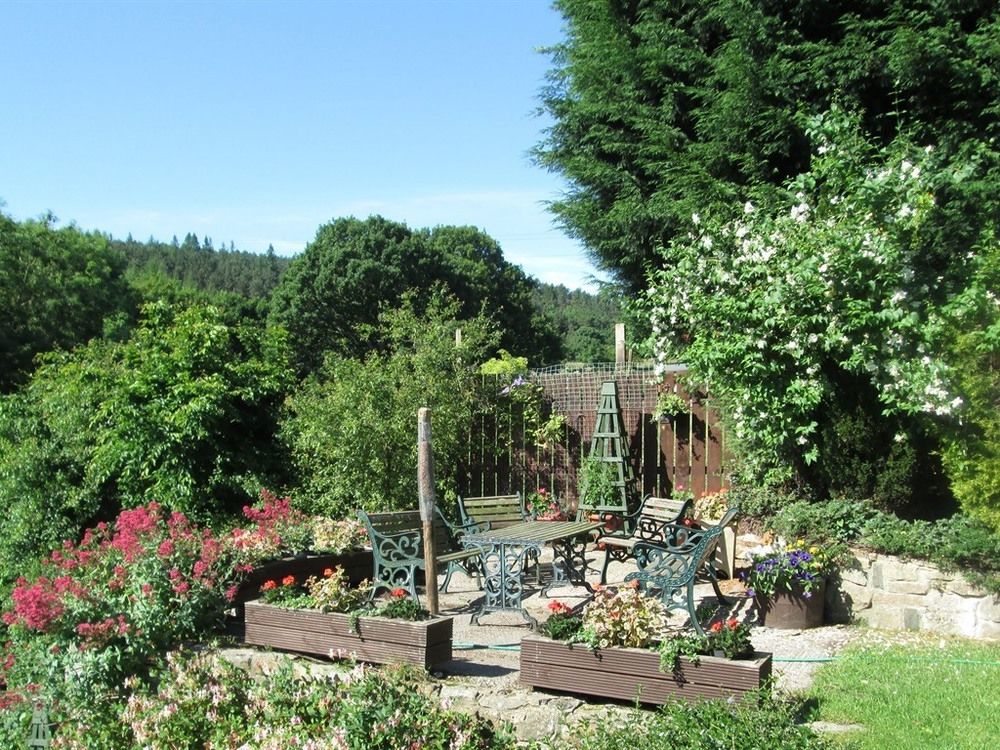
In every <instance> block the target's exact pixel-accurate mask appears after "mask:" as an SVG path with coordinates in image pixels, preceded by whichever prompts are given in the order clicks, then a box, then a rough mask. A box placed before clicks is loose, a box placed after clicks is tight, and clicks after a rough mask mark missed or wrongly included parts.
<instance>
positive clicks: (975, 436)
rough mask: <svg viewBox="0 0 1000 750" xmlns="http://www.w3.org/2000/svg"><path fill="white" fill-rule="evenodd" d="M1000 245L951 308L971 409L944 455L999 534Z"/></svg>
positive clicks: (991, 247)
mask: <svg viewBox="0 0 1000 750" xmlns="http://www.w3.org/2000/svg"><path fill="white" fill-rule="evenodd" d="M997 289H1000V244H998V243H997V242H996V240H995V239H993V241H992V242H990V243H987V244H986V245H985V250H984V252H983V253H982V254H980V255H979V256H978V257H977V258H976V260H975V266H974V273H973V276H972V283H971V284H970V286H969V290H968V291H967V292H966V293H965V294H963V295H960V296H959V298H958V299H956V300H955V301H954V302H953V304H952V305H951V306H950V309H949V313H950V317H951V319H952V321H953V322H952V330H953V338H952V342H951V346H950V351H949V354H950V357H949V358H950V360H951V364H952V366H953V368H954V372H955V379H956V381H957V385H958V388H959V390H960V392H961V393H962V394H963V396H964V397H965V401H966V404H967V406H966V408H965V409H964V410H963V413H962V420H961V422H960V423H959V424H957V425H954V426H953V427H954V429H952V430H950V431H948V432H946V434H945V446H944V452H943V455H942V460H943V462H944V467H945V470H946V471H947V473H948V477H949V478H950V479H951V488H952V491H953V492H954V493H955V497H956V499H957V500H958V501H959V503H961V505H962V508H963V510H964V511H965V512H966V513H968V514H970V515H973V516H975V517H977V518H979V519H980V520H982V521H983V522H985V523H987V524H989V525H990V526H992V527H993V529H994V530H995V531H997V532H998V533H1000V303H998V300H997V296H996V295H997V291H996V290H997Z"/></svg>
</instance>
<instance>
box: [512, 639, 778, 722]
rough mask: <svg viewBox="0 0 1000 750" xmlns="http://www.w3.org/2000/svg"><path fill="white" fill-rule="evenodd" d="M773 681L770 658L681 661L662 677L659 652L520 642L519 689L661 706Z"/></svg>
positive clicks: (740, 691)
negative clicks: (530, 688)
mask: <svg viewBox="0 0 1000 750" xmlns="http://www.w3.org/2000/svg"><path fill="white" fill-rule="evenodd" d="M770 676H771V654H769V653H761V652H757V653H756V654H755V655H754V658H752V659H735V660H730V659H722V658H716V657H713V656H701V657H699V658H698V663H697V664H696V663H694V662H693V661H692V660H691V659H689V658H687V657H684V656H682V657H680V660H679V664H678V668H677V670H676V671H674V672H666V673H665V672H661V671H660V655H659V653H657V652H656V651H649V650H646V649H636V648H608V649H600V650H598V651H593V650H591V649H590V648H589V647H588V646H586V645H584V644H581V643H576V644H570V643H566V642H563V641H554V640H551V639H549V638H544V637H542V636H536V635H528V636H524V637H523V638H522V639H521V684H523V685H528V686H530V687H533V688H542V689H544V690H558V691H564V692H571V693H579V694H583V695H591V696H597V697H602V698H615V699H618V700H624V701H634V700H638V701H639V702H641V703H647V704H654V705H660V704H662V703H666V702H667V701H669V700H671V699H674V698H727V697H730V696H741V695H743V694H744V693H746V692H748V691H751V690H757V689H759V688H760V687H762V686H763V685H764V683H765V682H766V681H767V679H768V678H769V677H770Z"/></svg>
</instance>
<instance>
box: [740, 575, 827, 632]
mask: <svg viewBox="0 0 1000 750" xmlns="http://www.w3.org/2000/svg"><path fill="white" fill-rule="evenodd" d="M825 599H826V581H825V580H823V581H820V583H819V585H818V586H813V590H812V595H811V596H809V597H806V595H805V591H803V590H802V587H801V586H799V585H795V586H793V588H792V589H781V590H778V591H775V592H774V594H773V595H772V596H768V597H764V596H758V597H757V613H758V617H759V619H760V623H761V624H762V625H766V626H767V627H769V628H784V629H788V630H802V629H804V628H815V627H818V626H820V625H822V624H823V605H824V601H825Z"/></svg>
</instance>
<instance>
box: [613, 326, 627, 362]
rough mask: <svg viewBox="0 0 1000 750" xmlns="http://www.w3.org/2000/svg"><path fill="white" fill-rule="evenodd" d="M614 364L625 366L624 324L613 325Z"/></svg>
mask: <svg viewBox="0 0 1000 750" xmlns="http://www.w3.org/2000/svg"><path fill="white" fill-rule="evenodd" d="M615 364H616V365H619V366H620V365H624V364H625V324H624V323H615Z"/></svg>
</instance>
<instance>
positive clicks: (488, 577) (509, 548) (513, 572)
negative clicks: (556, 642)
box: [472, 543, 538, 629]
mask: <svg viewBox="0 0 1000 750" xmlns="http://www.w3.org/2000/svg"><path fill="white" fill-rule="evenodd" d="M532 550H535V554H537V549H536V548H535V547H533V546H531V545H523V544H504V543H498V544H495V545H493V546H492V547H488V548H487V549H486V550H484V552H483V554H482V558H481V560H482V565H483V605H482V607H480V609H479V611H478V612H477V613H476V614H474V615H473V616H472V622H474V623H475V624H477V625H478V624H479V618H480V617H482V616H483V615H485V614H488V613H489V612H520V614H521V617H523V618H524V620H525V622H527V623H528V624H529V625H531V627H532V629H534V628H536V627H537V626H538V621H537V620H536V619H535V618H534V617H532V616H531V615H530V614H528V612H527V610H525V609H524V607H523V606H522V604H521V600H522V597H523V593H524V584H523V576H524V561H525V558H526V556H527V555H529V554H530V553H531V551H532Z"/></svg>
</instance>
